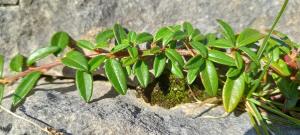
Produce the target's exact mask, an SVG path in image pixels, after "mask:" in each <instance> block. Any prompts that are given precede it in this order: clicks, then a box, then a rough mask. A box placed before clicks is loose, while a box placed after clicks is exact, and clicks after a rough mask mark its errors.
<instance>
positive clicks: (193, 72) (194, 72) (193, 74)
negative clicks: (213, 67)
mask: <svg viewBox="0 0 300 135" xmlns="http://www.w3.org/2000/svg"><path fill="white" fill-rule="evenodd" d="M199 71H200V67H197V68H192V69H189V70H188V72H187V77H186V79H187V82H188V84H192V83H193V82H194V81H195V79H196V78H197V76H198V75H199Z"/></svg>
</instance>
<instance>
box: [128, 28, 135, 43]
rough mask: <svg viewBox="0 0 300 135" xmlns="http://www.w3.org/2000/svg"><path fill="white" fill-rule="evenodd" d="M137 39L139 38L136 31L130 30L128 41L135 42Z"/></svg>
mask: <svg viewBox="0 0 300 135" xmlns="http://www.w3.org/2000/svg"><path fill="white" fill-rule="evenodd" d="M136 40H137V34H136V32H134V31H130V32H129V33H128V41H129V42H131V43H134V44H135V43H136Z"/></svg>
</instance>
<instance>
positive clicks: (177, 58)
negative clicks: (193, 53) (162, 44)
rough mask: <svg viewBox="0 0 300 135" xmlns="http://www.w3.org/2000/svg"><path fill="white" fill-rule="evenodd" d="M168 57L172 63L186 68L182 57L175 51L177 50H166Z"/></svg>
mask: <svg viewBox="0 0 300 135" xmlns="http://www.w3.org/2000/svg"><path fill="white" fill-rule="evenodd" d="M165 54H166V56H167V57H168V58H169V59H170V60H171V61H172V63H177V62H178V64H179V66H181V67H183V66H184V61H183V58H182V56H181V55H180V54H179V53H178V52H177V51H176V50H175V49H169V48H168V49H166V51H165Z"/></svg>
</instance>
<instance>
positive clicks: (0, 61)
mask: <svg viewBox="0 0 300 135" xmlns="http://www.w3.org/2000/svg"><path fill="white" fill-rule="evenodd" d="M3 68H4V56H3V55H1V54H0V78H2V76H3Z"/></svg>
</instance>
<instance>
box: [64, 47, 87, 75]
mask: <svg viewBox="0 0 300 135" xmlns="http://www.w3.org/2000/svg"><path fill="white" fill-rule="evenodd" d="M61 62H62V63H63V64H64V65H66V66H67V67H70V68H73V69H77V70H81V71H88V61H87V59H86V58H85V57H84V55H83V54H81V53H80V52H77V51H71V52H68V53H67V55H66V57H64V58H62V59H61Z"/></svg>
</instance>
